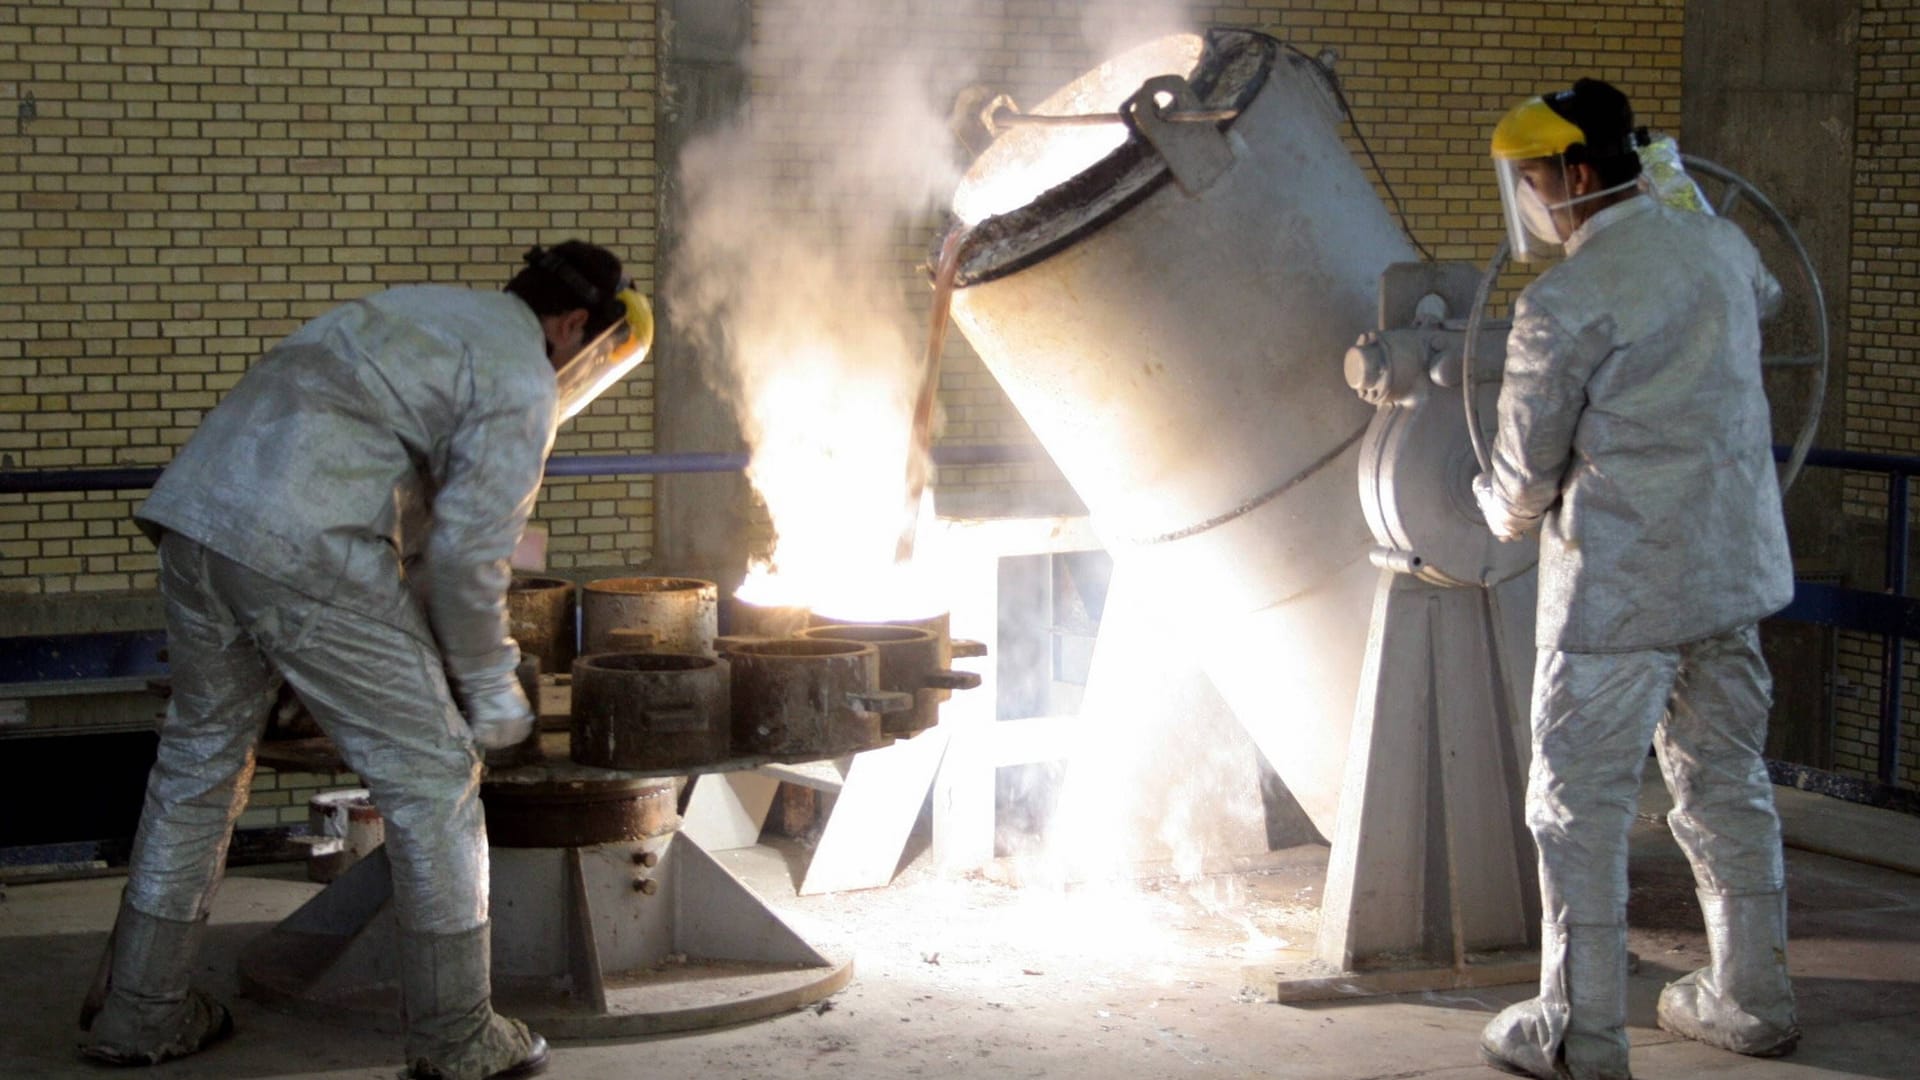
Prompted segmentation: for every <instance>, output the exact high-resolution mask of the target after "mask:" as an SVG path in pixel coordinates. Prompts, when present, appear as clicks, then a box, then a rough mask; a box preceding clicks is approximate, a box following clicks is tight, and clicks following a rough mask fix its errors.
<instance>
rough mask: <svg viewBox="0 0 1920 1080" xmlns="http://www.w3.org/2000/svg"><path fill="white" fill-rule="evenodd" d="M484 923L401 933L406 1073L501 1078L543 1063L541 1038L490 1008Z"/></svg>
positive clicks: (433, 1079) (459, 1079) (444, 1078)
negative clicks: (463, 928)
mask: <svg viewBox="0 0 1920 1080" xmlns="http://www.w3.org/2000/svg"><path fill="white" fill-rule="evenodd" d="M491 949H492V935H491V933H490V927H489V926H488V924H485V923H482V924H481V925H479V926H477V927H475V928H473V929H472V930H466V931H462V932H460V933H455V934H423V933H418V932H416V931H411V930H403V931H401V933H400V996H401V1003H402V1006H403V1007H404V1008H405V1010H406V1019H407V1063H408V1067H407V1076H409V1077H413V1078H416V1080H507V1078H510V1077H521V1076H532V1075H534V1074H535V1073H538V1072H540V1071H541V1070H543V1069H545V1068H546V1067H547V1040H545V1039H543V1038H541V1037H540V1036H538V1035H535V1034H533V1033H532V1032H530V1031H528V1030H527V1025H525V1024H523V1023H521V1022H520V1021H518V1020H512V1019H509V1018H507V1017H504V1016H501V1015H499V1014H498V1013H495V1012H494V1011H493V994H492V972H491Z"/></svg>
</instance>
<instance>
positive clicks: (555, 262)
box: [521, 244, 607, 311]
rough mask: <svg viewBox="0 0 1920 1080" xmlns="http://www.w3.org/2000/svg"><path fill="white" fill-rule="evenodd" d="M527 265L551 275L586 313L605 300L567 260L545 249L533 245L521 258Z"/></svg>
mask: <svg viewBox="0 0 1920 1080" xmlns="http://www.w3.org/2000/svg"><path fill="white" fill-rule="evenodd" d="M521 257H522V258H524V259H525V260H526V261H527V265H528V266H531V267H533V268H534V269H536V270H540V271H543V272H545V273H548V274H551V275H553V277H554V278H556V279H558V280H559V282H560V283H561V284H562V285H565V286H566V287H567V290H568V291H569V292H571V293H573V295H574V296H575V297H577V298H579V300H580V306H581V307H584V308H586V309H587V310H588V311H597V310H599V308H600V305H601V303H602V302H603V301H605V300H606V299H607V298H606V297H605V296H602V295H601V293H600V289H599V287H598V286H596V285H594V283H593V282H591V281H588V280H587V279H586V276H585V275H583V274H581V273H580V271H578V270H575V269H574V268H573V265H572V264H571V263H569V262H567V260H565V259H563V258H561V257H560V256H559V255H557V254H555V253H554V252H552V251H549V250H547V249H546V248H543V247H540V246H539V245H537V244H536V245H534V246H533V247H530V248H528V249H527V253H526V254H525V255H523V256H521Z"/></svg>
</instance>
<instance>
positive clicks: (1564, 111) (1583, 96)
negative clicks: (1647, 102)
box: [1542, 79, 1635, 162]
mask: <svg viewBox="0 0 1920 1080" xmlns="http://www.w3.org/2000/svg"><path fill="white" fill-rule="evenodd" d="M1542 100H1544V101H1545V102H1546V103H1547V108H1549V109H1552V110H1553V111H1554V112H1555V113H1557V114H1559V115H1560V117H1561V118H1562V119H1564V120H1566V121H1567V122H1569V123H1571V124H1573V125H1574V126H1575V127H1577V128H1579V129H1580V133H1581V135H1583V136H1585V149H1584V151H1583V152H1582V153H1575V152H1573V150H1572V148H1569V150H1568V154H1567V160H1568V161H1570V162H1571V161H1582V160H1584V161H1590V162H1593V161H1602V160H1605V159H1607V158H1613V157H1619V156H1621V155H1623V154H1633V153H1634V147H1635V140H1634V130H1633V106H1632V105H1631V104H1629V103H1628V102H1627V95H1625V94H1623V93H1621V92H1620V91H1619V90H1618V89H1616V88H1615V87H1614V85H1613V84H1612V83H1608V82H1602V81H1601V80H1599V79H1581V80H1580V81H1579V82H1576V83H1574V84H1573V89H1571V90H1558V91H1555V92H1554V93H1551V94H1544V95H1542ZM1576 145H1579V144H1576Z"/></svg>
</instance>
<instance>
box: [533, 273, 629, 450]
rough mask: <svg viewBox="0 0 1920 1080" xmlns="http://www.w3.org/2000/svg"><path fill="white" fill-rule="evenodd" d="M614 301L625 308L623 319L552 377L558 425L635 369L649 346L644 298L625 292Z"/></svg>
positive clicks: (583, 347) (602, 333) (606, 330)
mask: <svg viewBox="0 0 1920 1080" xmlns="http://www.w3.org/2000/svg"><path fill="white" fill-rule="evenodd" d="M615 299H617V300H619V301H620V303H621V305H622V306H623V307H624V308H626V316H625V317H624V318H622V319H620V320H619V321H618V322H616V323H614V324H613V325H612V326H609V327H607V328H606V329H605V330H604V331H602V332H601V334H600V336H599V337H596V338H594V339H593V340H592V341H590V342H588V343H587V344H586V345H584V346H582V347H581V349H580V351H579V353H577V354H575V356H574V358H573V359H571V360H569V361H567V363H566V365H565V366H564V367H562V368H561V369H560V370H559V371H558V372H557V373H555V375H554V380H555V383H556V384H557V387H558V403H559V410H560V420H559V422H560V423H563V424H564V423H566V422H567V421H568V420H570V419H572V418H573V415H574V414H575V413H577V412H579V411H580V410H581V409H584V408H586V407H587V406H588V405H590V404H592V403H593V399H595V398H597V397H599V396H600V395H601V394H603V393H606V390H607V387H609V386H612V385H613V384H614V383H617V382H619V381H620V380H621V379H622V378H624V377H625V376H626V374H627V372H629V371H632V370H633V369H634V368H636V367H639V366H640V364H641V362H642V361H644V360H646V358H647V351H648V350H649V349H651V348H652V347H653V308H652V306H651V305H649V304H648V303H647V298H646V297H644V296H642V295H640V294H639V293H637V292H634V291H633V290H631V289H627V290H623V291H622V292H621V293H620V294H619V295H618V296H617V297H615Z"/></svg>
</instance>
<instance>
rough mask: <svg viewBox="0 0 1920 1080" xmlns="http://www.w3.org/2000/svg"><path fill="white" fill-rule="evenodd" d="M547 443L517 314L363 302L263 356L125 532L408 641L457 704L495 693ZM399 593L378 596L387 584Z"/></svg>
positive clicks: (533, 331) (523, 310) (467, 298)
mask: <svg viewBox="0 0 1920 1080" xmlns="http://www.w3.org/2000/svg"><path fill="white" fill-rule="evenodd" d="M554 428H555V412H554V375H553V369H552V366H551V365H550V364H549V363H548V361H547V359H546V354H545V347H544V337H543V335H542V333H541V328H540V322H539V320H538V318H536V317H535V315H534V313H533V310H532V309H531V308H529V307H528V306H527V305H526V303H525V302H524V301H522V300H521V299H520V298H518V297H516V296H514V295H512V294H511V293H505V292H478V291H473V290H468V289H462V288H453V287H444V286H409V287H404V288H397V289H390V290H387V291H385V292H380V293H376V294H374V295H372V296H369V297H366V298H365V299H362V300H357V301H354V302H351V303H348V304H344V305H342V306H340V307H338V308H335V309H333V310H331V311H328V312H327V313H325V314H323V315H321V316H319V317H318V318H315V319H314V320H313V321H311V322H309V323H307V324H306V325H304V326H302V327H301V328H300V329H299V330H297V331H295V332H294V333H293V334H291V335H290V336H288V337H287V338H286V339H285V340H284V341H282V342H280V343H279V344H278V345H276V346H275V347H274V348H273V349H272V350H271V351H270V352H268V353H267V354H266V356H264V357H262V358H261V359H260V361H259V362H258V363H256V364H255V365H254V366H253V367H252V368H251V369H250V370H249V371H248V372H247V374H246V375H245V376H244V377H243V378H242V379H241V380H240V382H239V384H238V385H236V386H235V387H234V388H233V390H232V391H231V392H229V393H228V394H227V396H226V397H225V398H224V399H222V400H221V402H220V404H219V405H218V406H217V407H215V408H214V409H213V410H212V411H211V412H210V413H208V414H207V416H206V418H205V419H204V420H203V421H202V422H201V424H200V427H199V430H198V431H196V432H195V433H194V436H193V438H192V439H191V440H189V441H188V443H187V445H186V446H185V447H183V448H182V449H181V451H180V453H179V454H178V455H177V456H176V457H175V458H174V460H173V463H172V464H171V465H170V466H168V468H167V470H166V472H165V473H164V474H162V476H161V477H160V480H159V482H158V483H157V484H156V485H155V486H154V489H153V492H152V494H151V495H150V496H149V497H148V499H147V501H146V503H145V504H144V505H143V506H142V507H141V508H140V510H139V512H138V514H137V515H136V516H137V518H138V519H139V520H140V522H141V523H142V526H143V527H144V528H146V529H147V530H148V532H149V533H150V534H151V535H154V536H155V537H156V538H157V537H158V535H159V533H160V530H162V529H166V530H173V531H176V532H179V533H181V534H183V535H185V536H187V537H190V538H191V539H193V540H196V541H198V542H200V543H201V544H204V545H206V547H208V548H209V549H211V550H213V551H216V552H218V553H220V554H221V555H224V556H226V557H227V558H230V559H232V560H234V561H235V562H237V563H240V564H241V565H243V566H245V567H247V568H249V569H251V570H253V571H255V572H256V573H259V574H261V575H263V576H265V577H268V578H270V579H272V580H274V581H276V582H279V583H281V584H283V585H286V586H288V587H290V588H292V589H295V590H297V591H299V592H301V593H304V594H306V595H308V596H311V597H313V598H314V599H316V600H320V601H322V602H325V603H328V604H333V605H336V606H339V607H342V608H346V609H348V610H350V611H355V612H358V613H359V614H362V615H365V616H367V617H369V618H372V619H376V620H379V621H381V622H384V623H386V624H388V625H390V626H394V627H397V628H399V629H402V630H406V631H409V632H411V633H414V634H416V635H417V634H419V633H420V632H421V622H420V621H419V620H418V619H417V618H412V617H410V616H411V615H412V613H410V612H403V611H400V610H396V606H397V605H401V604H411V603H414V602H416V601H417V602H419V603H421V604H422V606H423V608H424V610H425V613H426V615H427V617H428V618H427V621H428V623H429V624H430V626H431V631H430V632H431V633H432V635H433V637H434V638H435V639H436V640H434V641H430V642H427V644H429V645H433V646H436V647H437V649H438V651H439V653H440V655H441V656H442V658H443V660H444V662H445V664H446V671H447V675H448V677H449V679H450V681H451V682H452V683H453V688H454V690H455V693H456V694H457V695H459V696H460V697H461V699H462V701H463V703H467V704H471V702H470V701H469V698H470V697H471V696H472V693H473V692H475V691H477V690H478V689H479V688H481V687H491V686H493V685H494V684H497V683H500V682H501V680H502V679H505V680H507V681H511V680H512V672H513V668H514V666H515V664H516V663H517V662H518V659H519V656H518V650H517V649H516V648H515V647H514V644H513V642H512V640H511V639H510V638H509V637H508V629H507V615H506V592H507V585H508V582H509V574H510V571H509V569H508V563H507V560H508V558H509V557H510V556H511V555H512V554H513V549H514V545H515V544H516V543H517V542H518V541H519V538H520V534H521V532H522V530H523V529H524V528H525V526H526V522H527V518H528V516H529V514H530V513H531V512H532V509H533V502H534V498H535V496H536V495H537V494H538V491H539V485H540V478H541V473H542V470H543V467H544V464H545V460H546V456H547V452H548V450H549V449H550V448H551V447H552V445H553V436H554ZM403 575H404V576H406V577H408V579H409V584H410V585H412V589H411V595H409V591H408V590H395V589H394V588H393V582H394V580H395V579H396V578H398V577H401V576H403Z"/></svg>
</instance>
